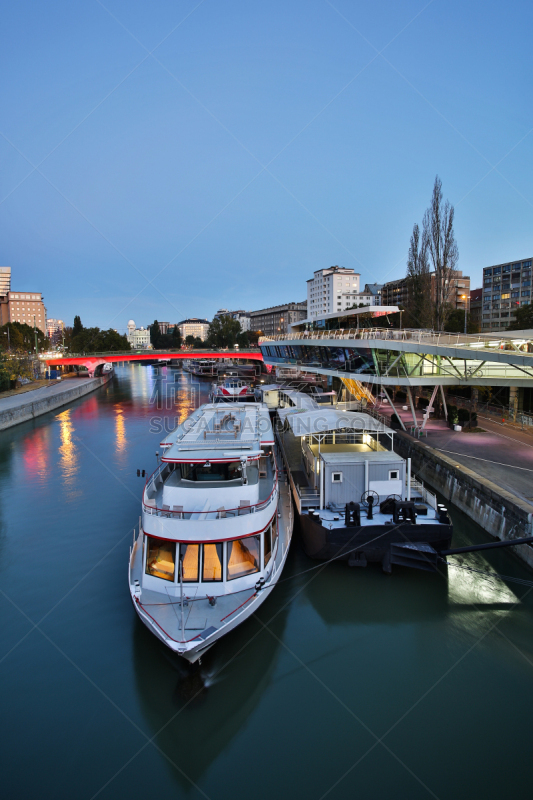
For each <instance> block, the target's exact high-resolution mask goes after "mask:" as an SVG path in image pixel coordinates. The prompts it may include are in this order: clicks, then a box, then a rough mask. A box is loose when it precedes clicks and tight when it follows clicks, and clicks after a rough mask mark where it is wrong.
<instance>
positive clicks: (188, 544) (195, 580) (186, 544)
mask: <svg viewBox="0 0 533 800" xmlns="http://www.w3.org/2000/svg"><path fill="white" fill-rule="evenodd" d="M176 544H178V545H179V554H178V563H179V562H180V561H181V548H182V547H185V548H187V547H197V548H198V556H197V566H198V568H197V571H196V578H185V577H184V578H183V583H201V581H200V576H201V574H202V573H201V571H200V566H201V565H200V550H201V544H200V543H199V542H176ZM202 544H203V543H202ZM175 582H176V583H178V584H179V583H180V576H179V571H178V572H177V573H176V581H175Z"/></svg>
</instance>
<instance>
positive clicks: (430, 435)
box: [379, 403, 533, 511]
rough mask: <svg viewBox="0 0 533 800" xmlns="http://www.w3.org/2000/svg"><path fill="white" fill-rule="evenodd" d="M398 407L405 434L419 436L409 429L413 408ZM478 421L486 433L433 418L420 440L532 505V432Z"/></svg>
mask: <svg viewBox="0 0 533 800" xmlns="http://www.w3.org/2000/svg"><path fill="white" fill-rule="evenodd" d="M395 407H396V412H397V413H398V415H399V416H401V418H402V421H403V423H404V425H405V427H406V429H407V432H406V434H405V435H406V436H409V437H410V438H412V439H415V438H417V437H415V436H413V435H412V434H410V433H409V431H410V430H411V428H412V426H413V417H412V414H411V411H403V410H402V409H401V407H400V408H398V405H397V404H396V403H395ZM392 413H393V411H392V408H391V407H390V405H389V404H383V405H381V406H380V409H379V414H380V415H382V416H383V417H385V418H387V420H390V417H391V415H392ZM416 416H417V422H418V426H419V428H420V427H421V426H422V422H423V414H422V412H419V411H416ZM477 424H478V427H479V428H483V430H484V432H483V433H481V432H477V433H475V432H474V433H468V432H467V431H454V430H452V429H451V428H450V426H449V425H448V424H447V423H446V422H445V420H441V419H435V420H433V419H430V420H429V421H428V422H427V423H426V427H425V429H424V435H423V436H422V438H421V439H420V441H421V442H423V443H424V444H427V445H429V447H433V448H435V450H438V451H439V452H442V453H445V454H446V455H447V456H449V457H450V458H452V459H453V460H455V461H456V462H457V463H458V464H462V465H463V466H465V467H467V468H468V469H469V470H472V472H475V473H477V474H478V475H480V476H481V477H483V478H487V479H488V480H490V481H493V482H494V483H495V484H497V485H498V486H501V487H503V488H504V489H506V490H507V491H508V492H511V493H512V494H516V495H517V496H518V497H520V498H521V499H522V500H525V501H526V502H528V503H531V504H532V506H533V435H532V434H531V433H529V432H528V431H520V430H518V429H517V428H516V427H515V426H513V425H502V424H501V423H497V422H495V421H494V420H493V419H489V418H487V417H482V416H478V423H477ZM532 511H533V508H532Z"/></svg>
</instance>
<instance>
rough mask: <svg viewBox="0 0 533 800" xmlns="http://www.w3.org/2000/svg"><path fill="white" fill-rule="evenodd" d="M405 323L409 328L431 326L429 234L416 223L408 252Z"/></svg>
mask: <svg viewBox="0 0 533 800" xmlns="http://www.w3.org/2000/svg"><path fill="white" fill-rule="evenodd" d="M405 312H406V313H405V317H404V325H405V326H406V327H408V328H431V327H432V325H433V304H432V302H431V276H430V274H429V263H428V235H427V231H426V230H425V229H423V230H422V234H420V228H419V227H418V225H417V224H416V223H415V224H414V225H413V232H412V234H411V241H410V242H409V252H408V254H407V304H406V307H405Z"/></svg>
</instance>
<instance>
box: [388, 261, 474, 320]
mask: <svg viewBox="0 0 533 800" xmlns="http://www.w3.org/2000/svg"><path fill="white" fill-rule="evenodd" d="M430 278H431V298H432V300H433V302H436V299H437V281H436V276H435V273H434V272H431V273H430ZM381 302H382V304H383V305H384V306H403V307H404V308H405V307H406V306H407V305H408V304H409V279H408V278H399V279H398V280H396V281H388V282H387V283H384V284H383V287H382V289H381ZM446 302H447V303H449V304H450V306H451V307H452V308H459V309H462V310H465V309H466V310H467V311H468V308H469V304H470V278H469V277H468V276H466V275H463V273H462V272H461V270H453V272H452V274H451V278H450V280H449V283H448V287H447V293H446Z"/></svg>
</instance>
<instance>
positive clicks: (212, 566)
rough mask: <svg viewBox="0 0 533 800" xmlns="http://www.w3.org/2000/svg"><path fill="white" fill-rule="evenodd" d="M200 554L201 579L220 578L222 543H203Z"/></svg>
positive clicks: (218, 579) (217, 579)
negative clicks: (201, 553) (201, 554)
mask: <svg viewBox="0 0 533 800" xmlns="http://www.w3.org/2000/svg"><path fill="white" fill-rule="evenodd" d="M202 548H203V551H204V552H203V556H202V580H203V581H221V580H222V549H223V544H222V543H221V542H220V543H216V544H204V545H202Z"/></svg>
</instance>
